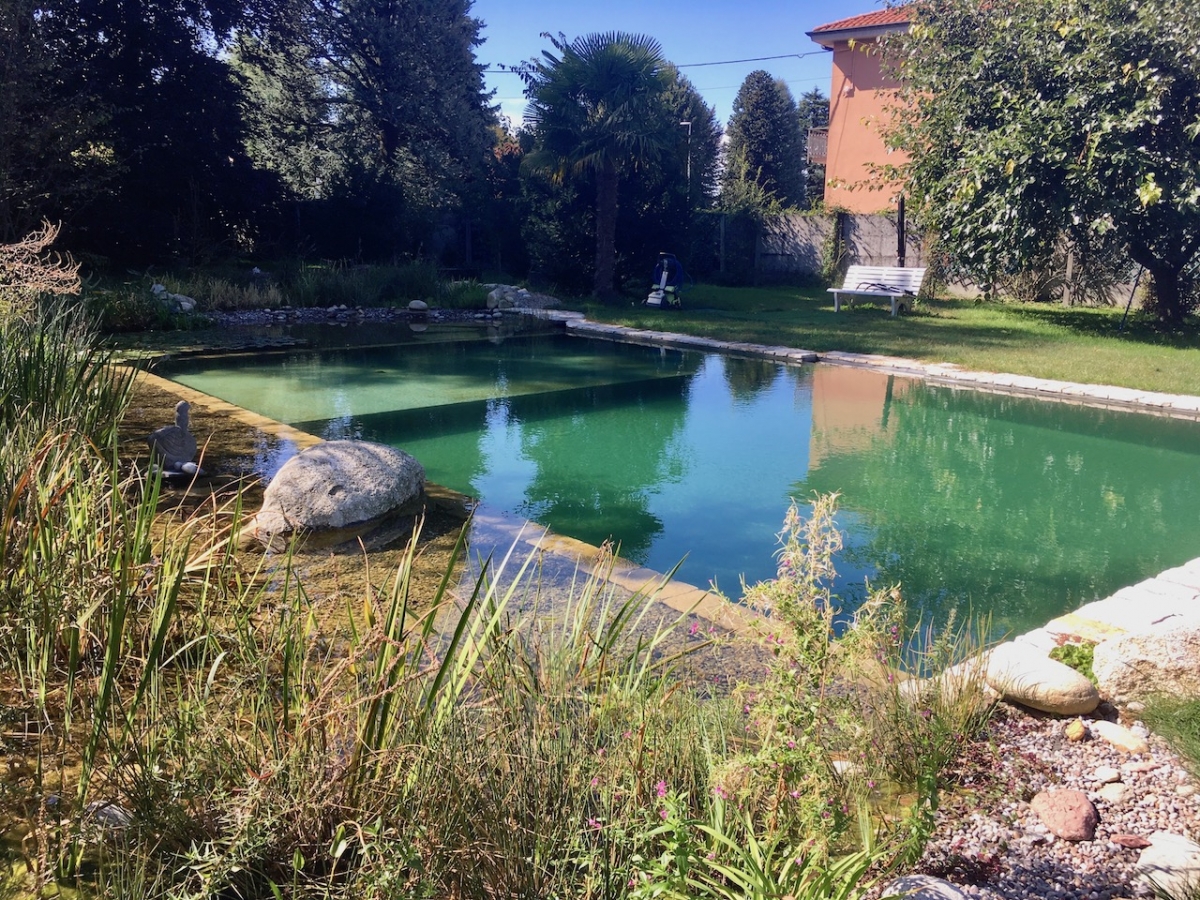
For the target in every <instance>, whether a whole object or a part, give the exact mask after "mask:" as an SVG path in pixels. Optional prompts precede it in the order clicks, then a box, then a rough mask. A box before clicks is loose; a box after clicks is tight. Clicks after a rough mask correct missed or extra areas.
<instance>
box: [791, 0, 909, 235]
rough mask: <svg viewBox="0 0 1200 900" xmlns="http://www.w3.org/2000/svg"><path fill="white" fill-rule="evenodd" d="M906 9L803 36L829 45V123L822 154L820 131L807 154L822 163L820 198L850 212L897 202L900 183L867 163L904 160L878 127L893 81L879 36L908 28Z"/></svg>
mask: <svg viewBox="0 0 1200 900" xmlns="http://www.w3.org/2000/svg"><path fill="white" fill-rule="evenodd" d="M908 27H909V9H908V8H907V7H904V6H901V7H897V8H894V9H884V10H878V11H876V12H869V13H865V14H863V15H861V16H852V17H850V18H848V19H840V20H838V21H837V22H830V23H829V24H827V25H820V26H818V27H816V28H814V29H813V30H812V31H810V32H808V36H809V37H810V38H812V39H813V40H814V41H816V42H817V43H818V44H820V45H821V46H822V47H824V48H825V49H826V50H832V51H833V81H832V83H831V85H830V90H829V129H828V139H827V144H826V147H825V153H824V158H822V157H821V148H820V135H819V134H815V135H813V137H812V138H811V139H810V142H809V146H810V160H811V161H812V162H815V163H823V164H824V165H825V203H826V205H827V206H837V207H841V208H842V209H846V210H849V211H850V212H855V213H877V212H884V211H887V210H893V209H895V208H896V203H897V197H898V194H899V188H898V186H896V185H887V186H884V185H882V184H881V183H880V182H879V180H878V178H874V177H872V174H871V169H870V166H871V165H872V164H876V165H879V164H883V163H889V164H892V165H900V164H902V163H903V162H905V159H906V158H905V156H904V154H902V153H899V152H895V151H889V150H888V149H887V148H886V147H885V146H884V142H883V135H882V133H881V130H880V127H881V125H884V124H886V123H887V122H888V120H889V118H890V113H889V112H888V106H889V105H890V104H891V103H892V102H894V92H895V90H896V87H897V84H896V81H895V79H893V78H891V77H890V76H889V75H888V74H887V73H886V72H884V70H883V63H882V59H881V56H880V53H879V45H878V41H879V39H880V38H881V37H883V36H884V35H886V34H889V33H892V32H897V31H907V30H908Z"/></svg>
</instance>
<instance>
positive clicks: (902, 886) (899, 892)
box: [881, 875, 969, 900]
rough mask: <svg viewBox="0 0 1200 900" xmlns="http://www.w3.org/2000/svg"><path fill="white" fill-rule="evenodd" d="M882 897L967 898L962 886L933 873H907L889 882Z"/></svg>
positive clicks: (933, 899)
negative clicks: (937, 876)
mask: <svg viewBox="0 0 1200 900" xmlns="http://www.w3.org/2000/svg"><path fill="white" fill-rule="evenodd" d="M881 896H882V897H904V898H905V900H967V898H968V896H969V895H968V894H966V893H965V892H964V891H963V890H962V889H961V888H959V887H957V886H956V885H953V884H951V883H950V882H948V881H943V880H942V879H941V878H934V877H933V876H932V875H905V876H903V877H902V878H897V879H895V880H894V881H891V882H889V883H888V884H887V885H886V886H885V887H884V888H883V892H882V894H881Z"/></svg>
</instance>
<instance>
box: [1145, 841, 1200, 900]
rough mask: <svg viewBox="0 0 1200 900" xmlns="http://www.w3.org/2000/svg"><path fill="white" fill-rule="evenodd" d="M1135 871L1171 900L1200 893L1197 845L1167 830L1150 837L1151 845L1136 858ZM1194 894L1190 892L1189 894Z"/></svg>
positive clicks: (1199, 845)
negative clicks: (1170, 897) (1171, 898)
mask: <svg viewBox="0 0 1200 900" xmlns="http://www.w3.org/2000/svg"><path fill="white" fill-rule="evenodd" d="M1136 868H1137V871H1138V873H1139V875H1140V876H1141V880H1142V883H1143V884H1144V885H1146V886H1147V887H1149V888H1150V889H1151V890H1155V891H1161V892H1162V893H1163V894H1164V895H1170V896H1172V897H1180V898H1182V897H1186V896H1195V893H1194V892H1196V891H1200V844H1197V843H1196V842H1195V841H1191V840H1188V839H1187V838H1185V837H1183V836H1182V835H1178V834H1172V833H1171V832H1169V831H1156V832H1154V834H1152V835H1150V846H1149V847H1147V848H1146V849H1145V850H1143V851H1142V852H1141V855H1139V856H1138V861H1137V866H1136ZM1189 891H1190V892H1193V893H1189Z"/></svg>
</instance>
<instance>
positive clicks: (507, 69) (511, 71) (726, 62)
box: [483, 50, 829, 75]
mask: <svg viewBox="0 0 1200 900" xmlns="http://www.w3.org/2000/svg"><path fill="white" fill-rule="evenodd" d="M828 52H829V51H828V50H810V51H809V52H807V53H783V54H780V55H779V56H752V57H750V58H748V59H722V60H720V61H718V62H698V63H681V64H679V65H677V66H675V68H677V69H699V68H700V67H702V66H732V65H736V64H737V63H748V62H767V61H768V60H772V59H804V58H805V57H806V56H820V55H822V54H825V53H828ZM496 65H498V66H499V68H492V67H491V66H488V67H485V68H484V70H483V71H485V72H493V73H503V74H506V75H517V74H519V72H518V67H517V66H507V65H504V64H502V63H497V64H496Z"/></svg>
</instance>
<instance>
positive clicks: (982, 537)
mask: <svg viewBox="0 0 1200 900" xmlns="http://www.w3.org/2000/svg"><path fill="white" fill-rule="evenodd" d="M163 373H164V374H166V375H168V376H169V377H171V378H174V379H176V380H177V381H179V382H181V383H184V384H186V385H188V386H190V387H194V388H196V389H198V390H201V391H204V392H205V393H208V394H211V395H214V396H217V397H220V398H222V399H225V400H228V401H230V402H233V403H236V404H238V405H240V406H243V407H246V408H248V409H251V410H254V411H256V412H259V413H262V414H264V415H267V416H270V417H271V418H274V419H278V420H280V421H283V422H287V423H289V424H291V425H295V426H297V427H300V428H302V429H304V430H306V431H310V432H313V433H316V434H320V435H321V436H323V437H326V438H347V437H354V438H365V439H370V440H376V441H383V442H386V443H390V444H394V445H396V446H399V447H402V448H404V449H405V450H407V451H408V452H410V453H412V454H413V455H414V456H416V457H417V458H418V459H419V460H421V462H422V463H423V464H424V465H425V467H426V470H427V472H428V476H429V478H430V479H431V480H433V481H435V482H438V483H441V484H444V485H446V486H448V487H451V488H454V489H456V490H459V491H462V492H464V493H467V494H470V495H472V496H474V497H477V498H480V500H481V502H482V503H483V504H484V505H485V506H486V507H487V508H488V509H490V510H493V511H501V512H505V513H509V514H512V515H514V516H520V517H524V518H528V519H531V520H534V521H536V522H538V523H541V524H543V525H546V526H548V527H549V528H551V529H552V530H553V531H555V532H558V533H561V534H566V535H570V536H572V537H576V538H580V539H582V540H585V541H588V542H590V543H599V542H601V541H603V540H605V539H608V538H610V537H611V538H612V539H614V540H615V541H618V542H619V543H620V545H621V551H622V554H623V555H624V556H626V557H629V558H632V559H634V560H636V561H638V562H640V563H643V564H645V565H648V566H650V567H652V568H655V569H658V570H663V571H665V570H668V569H670V568H671V567H672V566H674V565H675V564H676V563H679V562H680V560H682V561H683V562H682V565H681V568H680V572H679V577H681V578H682V579H684V580H686V581H689V582H692V583H694V584H700V585H706V584H708V583H709V582H710V581H715V582H716V583H717V585H718V586H719V587H720V588H721V589H722V590H724V591H725V592H726V593H730V594H734V595H736V593H737V591H738V586H739V580H740V578H742V577H745V578H746V579H747V580H748V581H754V580H757V579H760V578H766V577H769V576H770V575H772V574H773V571H774V559H773V553H774V551H775V549H776V547H777V544H776V537H775V534H776V532H777V531H778V529H779V527H780V524H781V520H782V517H783V514H784V512H785V510H786V508H787V505H788V502H789V498H792V497H795V498H797V499H800V500H803V499H804V498H808V497H811V496H812V494H813V493H814V492H822V493H824V492H830V491H837V492H839V493H840V494H841V500H840V506H841V512H840V519H839V522H840V525H841V527H842V528H843V529H844V531H845V535H846V549H845V550H844V551H843V553H842V554H841V558H840V559H839V583H838V585H837V588H838V590H839V592H840V593H841V595H842V596H843V598H844V601H845V604H846V605H847V606H848V607H852V606H853V605H854V603H855V601H856V599H857V598H858V597H860V596H861V594H862V591H863V581H864V578H869V579H870V580H871V582H872V583H873V584H878V585H885V584H892V583H897V582H898V583H900V584H901V585H902V589H903V593H904V595H905V597H906V598H907V599H908V601H909V603H910V604H911V605H912V606H913V607H914V608H915V609H916V610H918V611H919V612H920V613H921V614H922V615H924V616H925V617H926V618H929V619H932V620H934V621H944V619H945V617H946V615H947V614H948V612H949V610H951V609H959V610H961V611H964V612H966V611H970V612H972V613H973V614H975V615H979V614H983V613H987V614H989V615H990V616H991V618H992V622H993V626H994V629H995V630H996V631H997V632H1005V631H1023V630H1026V629H1028V628H1032V627H1036V626H1037V625H1040V624H1042V623H1044V622H1045V621H1046V620H1047V619H1049V618H1051V617H1053V616H1055V615H1057V614H1059V613H1061V612H1064V611H1067V610H1069V609H1073V608H1075V607H1077V606H1078V605H1079V604H1081V603H1084V602H1087V601H1089V600H1092V599H1095V598H1098V597H1103V596H1107V595H1108V594H1110V593H1112V592H1113V591H1115V590H1117V589H1118V588H1120V587H1123V586H1125V585H1127V584H1131V583H1133V582H1135V581H1138V580H1140V579H1142V578H1144V577H1147V576H1150V575H1153V574H1155V573H1157V572H1159V571H1161V570H1162V569H1165V568H1168V567H1170V566H1173V565H1177V564H1179V563H1182V562H1184V561H1185V560H1188V559H1191V558H1192V557H1195V556H1200V423H1195V422H1189V421H1178V420H1171V419H1165V418H1158V417H1154V416H1147V415H1141V414H1137V413H1130V412H1118V411H1103V410H1094V409H1087V408H1084V407H1078V406H1071V405H1067V404H1061V403H1049V402H1044V401H1039V400H1035V399H1028V398H1022V397H1014V396H1006V395H1000V394H986V393H979V392H972V391H966V390H959V389H954V388H950V387H944V386H938V385H934V384H928V383H925V382H922V381H919V380H912V379H904V378H898V377H889V376H886V375H880V374H877V373H874V372H869V371H866V370H860V369H853V368H846V367H837V366H805V367H793V366H783V365H779V364H776V363H773V362H770V361H764V360H756V359H742V358H734V357H726V356H721V355H717V354H704V353H696V352H688V351H677V350H669V349H658V348H647V347H637V346H628V345H622V344H616V343H609V342H602V341H587V340H583V339H580V338H575V337H569V336H565V335H559V334H554V335H536V336H519V337H514V338H509V339H502V338H500V337H499V336H497V335H496V334H494V333H493V334H492V335H491V339H490V340H489V339H488V338H487V336H486V335H484V334H482V333H481V334H479V335H474V334H472V335H470V336H466V335H464V334H463V333H462V332H461V331H460V332H458V333H457V335H454V334H451V335H449V336H446V335H442V336H441V337H439V338H438V339H433V338H432V337H425V338H423V339H422V341H421V342H418V343H409V344H405V345H398V346H388V347H375V348H353V349H338V350H327V351H316V350H298V351H293V352H288V353H282V354H275V355H269V356H259V357H257V358H248V357H244V356H242V357H236V356H231V357H225V358H219V359H205V360H192V361H181V362H178V363H174V364H172V365H171V366H170V367H169V368H167V369H165V370H164V372H163ZM275 463H276V464H277V463H278V460H276V461H275ZM263 474H264V475H269V474H271V473H270V472H264V473H263Z"/></svg>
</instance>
